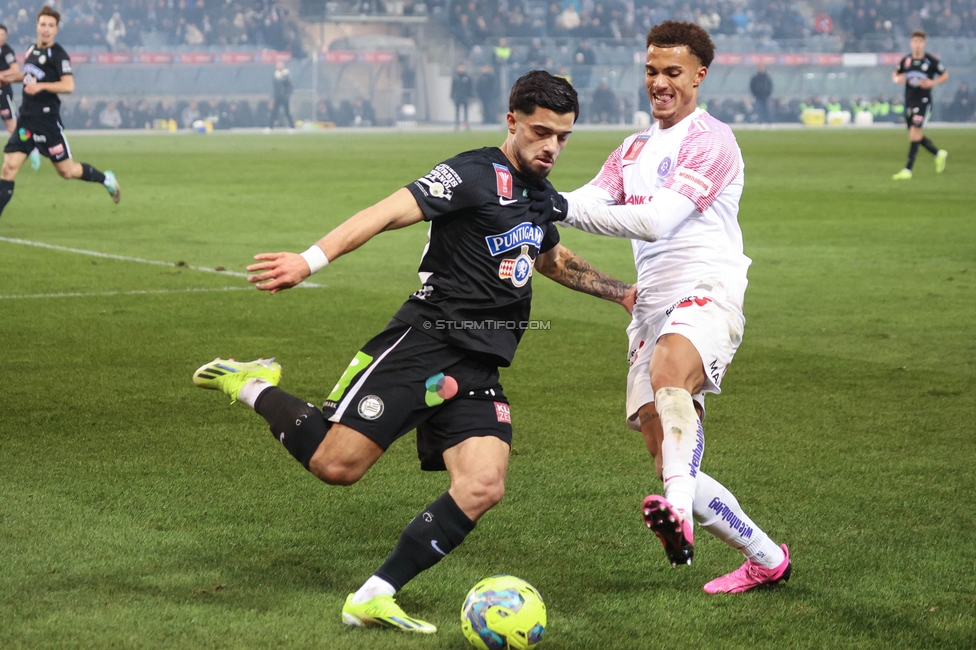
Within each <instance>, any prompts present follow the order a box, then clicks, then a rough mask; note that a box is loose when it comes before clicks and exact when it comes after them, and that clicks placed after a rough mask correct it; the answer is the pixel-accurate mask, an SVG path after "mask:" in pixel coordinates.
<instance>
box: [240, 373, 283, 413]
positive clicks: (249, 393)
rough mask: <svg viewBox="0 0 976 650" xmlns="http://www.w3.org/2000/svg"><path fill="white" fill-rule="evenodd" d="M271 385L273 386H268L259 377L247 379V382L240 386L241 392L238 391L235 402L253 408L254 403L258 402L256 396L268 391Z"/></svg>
mask: <svg viewBox="0 0 976 650" xmlns="http://www.w3.org/2000/svg"><path fill="white" fill-rule="evenodd" d="M273 385H274V384H269V383H268V382H266V381H265V380H263V379H261V378H259V377H255V378H254V379H248V380H247V382H245V383H244V385H243V386H241V390H240V391H238V393H237V401H238V402H240V403H242V404H247V405H248V406H250V407H251V408H254V403H255V402H256V401H257V400H258V395H260V394H261V393H263V392H264V391H266V390H268V389H269V388H271V387H272V386H273Z"/></svg>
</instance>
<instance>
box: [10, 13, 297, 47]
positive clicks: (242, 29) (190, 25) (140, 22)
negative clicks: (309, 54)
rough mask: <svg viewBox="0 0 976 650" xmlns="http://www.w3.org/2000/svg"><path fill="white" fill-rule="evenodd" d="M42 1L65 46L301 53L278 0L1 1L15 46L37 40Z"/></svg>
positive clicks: (294, 34) (11, 43)
mask: <svg viewBox="0 0 976 650" xmlns="http://www.w3.org/2000/svg"><path fill="white" fill-rule="evenodd" d="M44 4H48V5H51V6H52V7H54V8H55V9H56V10H57V11H59V12H60V13H61V26H60V29H59V31H58V37H57V40H58V42H59V43H61V44H62V45H64V46H66V47H67V48H68V49H69V51H70V49H71V48H78V47H84V48H92V49H96V50H110V51H124V50H128V49H133V48H154V47H155V48H165V47H178V46H189V47H196V48H201V47H208V46H238V47H241V46H244V47H247V46H256V47H268V48H272V49H276V50H287V51H290V52H292V53H293V54H295V55H300V53H301V44H300V39H299V33H298V29H297V27H296V26H295V24H294V23H293V22H292V21H291V20H290V19H289V18H288V12H287V10H286V9H284V8H283V7H282V6H281V5H279V4H278V3H277V0H119V1H118V2H112V1H111V0H48V1H47V2H41V0H0V22H2V23H3V24H5V25H6V26H7V30H8V32H9V37H8V42H9V43H10V46H11V47H13V48H14V49H15V50H16V51H18V52H22V51H23V50H24V49H25V48H26V47H27V46H28V45H30V44H31V43H33V42H34V41H35V40H36V38H37V33H36V31H35V20H36V16H37V12H38V11H40V8H41V6H43V5H44Z"/></svg>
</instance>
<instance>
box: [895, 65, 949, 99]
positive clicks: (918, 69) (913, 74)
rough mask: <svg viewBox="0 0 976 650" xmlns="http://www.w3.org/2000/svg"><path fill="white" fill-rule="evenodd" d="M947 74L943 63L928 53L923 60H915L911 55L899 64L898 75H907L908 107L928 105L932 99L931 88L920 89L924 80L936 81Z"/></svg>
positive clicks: (906, 92)
mask: <svg viewBox="0 0 976 650" xmlns="http://www.w3.org/2000/svg"><path fill="white" fill-rule="evenodd" d="M943 72H945V66H944V65H943V64H942V61H939V59H937V58H936V57H934V56H932V55H931V54H929V53H928V52H926V53H925V54H923V55H922V58H921V59H913V58H912V55H911V54H909V55H908V56H906V57H905V58H903V59H902V60H901V63H899V64H898V74H903V75H905V104H906V105H908V106H913V105H918V104H927V103H929V101H930V100H931V99H932V89H931V88H919V86H918V83H919V82H920V81H921V80H922V79H935V78H937V77H939V76H940V75H941V74H942V73H943Z"/></svg>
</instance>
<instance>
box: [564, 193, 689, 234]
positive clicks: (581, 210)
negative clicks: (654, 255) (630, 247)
mask: <svg viewBox="0 0 976 650" xmlns="http://www.w3.org/2000/svg"><path fill="white" fill-rule="evenodd" d="M566 198H567V199H568V200H569V216H568V217H567V218H566V219H565V223H566V224H567V225H570V226H573V227H574V228H579V229H580V230H583V231H585V232H590V233H593V234H596V235H606V236H607V237H622V238H625V239H640V240H643V241H651V242H653V241H657V240H658V239H660V238H661V236H662V235H664V234H665V233H667V232H669V231H671V230H673V229H674V228H675V226H677V225H678V224H680V223H681V222H682V221H684V220H685V219H687V218H688V217H690V216H691V215H693V214H694V213H695V212H696V211H697V207H696V206H695V203H694V201H692V200H691V199H689V198H687V197H686V196H684V195H683V194H680V193H678V192H676V191H674V190H670V189H667V188H663V189H660V190H658V191H657V193H656V194H655V195H654V198H653V199H651V202H650V203H644V204H639V205H606V204H604V203H596V202H590V201H580V200H577V199H576V198H575V197H574V196H573V194H572V193H570V194H568V195H567V196H566Z"/></svg>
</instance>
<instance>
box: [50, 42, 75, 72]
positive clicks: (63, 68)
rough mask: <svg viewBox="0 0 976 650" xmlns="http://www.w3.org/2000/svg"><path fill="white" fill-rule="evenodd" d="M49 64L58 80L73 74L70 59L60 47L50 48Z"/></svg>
mask: <svg viewBox="0 0 976 650" xmlns="http://www.w3.org/2000/svg"><path fill="white" fill-rule="evenodd" d="M51 63H52V65H53V66H54V68H55V69H56V70H57V72H58V78H59V79H60V78H61V77H67V76H69V75H71V74H73V73H72V72H71V57H69V56H68V53H67V52H66V51H65V50H64V48H63V47H61V46H60V45H58V46H57V47H54V48H52V50H51Z"/></svg>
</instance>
